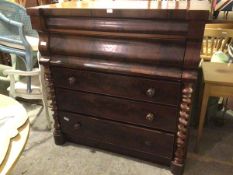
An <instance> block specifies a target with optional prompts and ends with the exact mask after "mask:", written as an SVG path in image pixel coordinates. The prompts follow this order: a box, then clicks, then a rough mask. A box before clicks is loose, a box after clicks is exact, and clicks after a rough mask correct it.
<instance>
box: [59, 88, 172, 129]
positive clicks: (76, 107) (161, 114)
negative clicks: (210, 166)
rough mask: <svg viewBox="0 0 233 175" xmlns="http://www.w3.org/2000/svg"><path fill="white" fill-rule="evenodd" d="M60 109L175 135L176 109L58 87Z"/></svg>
mask: <svg viewBox="0 0 233 175" xmlns="http://www.w3.org/2000/svg"><path fill="white" fill-rule="evenodd" d="M56 93H57V94H59V95H57V102H58V108H59V110H64V111H70V112H76V113H81V114H86V115H91V116H95V117H98V118H106V119H110V120H114V121H115V120H116V121H120V122H125V123H131V124H136V125H140V126H146V127H150V128H155V129H161V130H165V131H170V132H176V129H177V128H176V127H177V109H176V108H175V107H168V106H164V105H156V104H152V103H145V102H135V101H131V100H126V99H121V98H114V97H110V96H104V95H98V94H92V93H85V92H79V91H70V90H66V89H60V88H56Z"/></svg>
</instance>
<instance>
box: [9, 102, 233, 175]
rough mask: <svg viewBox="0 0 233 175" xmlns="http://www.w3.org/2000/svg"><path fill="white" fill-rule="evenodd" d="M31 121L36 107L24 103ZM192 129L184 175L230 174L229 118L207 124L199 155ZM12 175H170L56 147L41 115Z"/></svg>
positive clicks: (99, 153) (107, 155)
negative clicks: (218, 122) (219, 122)
mask: <svg viewBox="0 0 233 175" xmlns="http://www.w3.org/2000/svg"><path fill="white" fill-rule="evenodd" d="M24 105H25V107H26V109H27V110H28V113H29V117H30V119H32V118H33V117H34V116H35V112H37V111H38V110H39V106H38V105H30V104H26V103H24ZM195 133H196V132H195V129H191V134H190V143H189V152H188V156H187V163H186V168H185V172H184V174H185V175H232V174H233V149H232V148H233V117H232V116H230V115H229V114H228V115H227V117H226V120H225V124H224V126H222V127H217V126H215V125H214V124H213V123H212V122H211V121H210V122H209V124H208V126H207V127H206V128H205V130H204V136H203V139H202V142H201V145H200V153H199V154H195V153H194V152H193V146H194V141H195ZM11 174H12V175H171V173H170V171H169V170H168V169H167V168H166V167H164V166H161V165H157V164H153V163H150V162H145V161H141V160H139V159H134V158H132V157H126V156H123V155H119V154H114V153H111V152H106V151H103V150H99V149H94V148H90V147H85V146H81V145H76V144H72V143H66V144H65V145H64V146H56V145H55V144H54V141H53V137H52V133H51V132H50V131H48V130H46V120H45V117H44V115H43V113H42V114H41V115H40V116H39V117H38V118H37V120H36V121H35V122H34V124H33V126H32V128H31V132H30V137H29V141H28V143H27V146H26V149H25V151H24V152H23V154H22V156H21V157H20V159H19V161H18V162H17V164H16V166H15V167H14V169H13V171H12V173H11Z"/></svg>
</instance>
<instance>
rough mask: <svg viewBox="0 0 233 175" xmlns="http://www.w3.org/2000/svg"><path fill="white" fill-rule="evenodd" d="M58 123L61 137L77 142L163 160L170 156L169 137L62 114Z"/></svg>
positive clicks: (81, 116) (150, 131) (97, 119)
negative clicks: (100, 144) (96, 142)
mask: <svg viewBox="0 0 233 175" xmlns="http://www.w3.org/2000/svg"><path fill="white" fill-rule="evenodd" d="M60 122H61V126H62V128H63V132H64V133H65V134H69V135H71V136H74V137H77V138H79V139H80V140H82V138H87V139H90V140H99V141H101V142H104V143H111V144H113V145H116V146H118V147H122V149H124V148H130V149H133V150H136V151H139V152H143V153H149V154H152V155H153V154H154V155H157V156H161V157H164V158H167V159H171V158H172V156H173V155H172V152H173V144H174V135H173V134H168V133H163V132H159V131H156V130H150V129H145V128H141V127H136V126H133V125H127V124H118V123H116V122H112V121H107V120H101V119H99V118H93V117H90V116H89V117H87V116H83V115H78V114H75V115H74V114H70V113H63V112H61V113H60ZM164 148H165V149H164Z"/></svg>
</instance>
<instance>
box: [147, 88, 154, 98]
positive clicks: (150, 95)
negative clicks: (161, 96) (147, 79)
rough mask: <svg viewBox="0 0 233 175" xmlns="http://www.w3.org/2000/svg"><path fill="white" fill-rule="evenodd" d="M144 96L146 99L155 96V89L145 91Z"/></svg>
mask: <svg viewBox="0 0 233 175" xmlns="http://www.w3.org/2000/svg"><path fill="white" fill-rule="evenodd" d="M146 95H147V96H148V97H153V96H154V95H155V89H154V88H150V89H148V90H147V91H146Z"/></svg>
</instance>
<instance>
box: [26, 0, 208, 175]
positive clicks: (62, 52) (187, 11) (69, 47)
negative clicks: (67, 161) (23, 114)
mask: <svg viewBox="0 0 233 175" xmlns="http://www.w3.org/2000/svg"><path fill="white" fill-rule="evenodd" d="M207 4H208V2H207V1H192V0H191V1H117V0H116V1H110V0H109V1H106V0H105V1H100V0H97V1H72V2H66V3H60V4H53V5H47V6H41V7H34V8H30V9H28V13H29V15H30V17H31V20H32V25H33V28H34V29H36V30H37V31H38V32H39V35H40V44H39V45H40V46H39V49H40V52H41V55H42V58H41V59H40V63H41V65H42V66H44V68H45V70H46V71H45V76H46V79H47V81H48V83H47V84H48V88H49V97H50V98H51V100H52V107H53V111H54V115H53V117H54V121H55V124H54V138H55V143H56V144H58V145H62V144H63V143H64V142H65V141H66V140H68V141H72V142H75V143H79V144H83V145H88V146H93V147H98V148H102V149H106V150H110V151H113V152H117V153H121V154H125V155H130V156H134V157H137V158H141V159H144V160H149V161H153V162H157V163H162V164H165V165H168V166H170V167H171V171H172V172H173V173H174V174H175V175H181V174H182V173H183V170H184V165H185V159H186V153H187V140H188V128H189V120H190V117H191V107H192V103H193V99H194V98H193V97H194V94H195V93H194V92H195V87H196V84H195V83H196V79H197V71H198V64H199V61H200V56H199V54H200V48H201V41H202V36H203V31H204V26H205V23H206V21H207V20H208V5H207Z"/></svg>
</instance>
